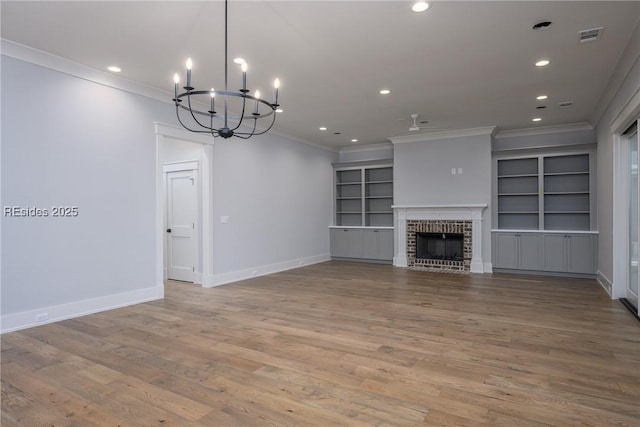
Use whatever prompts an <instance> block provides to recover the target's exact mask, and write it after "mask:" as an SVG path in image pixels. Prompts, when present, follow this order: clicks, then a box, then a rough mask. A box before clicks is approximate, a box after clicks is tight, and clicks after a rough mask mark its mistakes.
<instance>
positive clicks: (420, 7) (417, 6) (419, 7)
mask: <svg viewBox="0 0 640 427" xmlns="http://www.w3.org/2000/svg"><path fill="white" fill-rule="evenodd" d="M427 9H429V3H427V2H426V1H417V2H415V3H414V4H413V6H411V10H413V11H414V12H424V11H425V10H427Z"/></svg>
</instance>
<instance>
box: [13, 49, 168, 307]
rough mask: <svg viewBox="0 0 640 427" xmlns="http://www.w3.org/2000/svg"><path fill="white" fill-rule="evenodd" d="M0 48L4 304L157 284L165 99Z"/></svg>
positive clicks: (54, 301)
mask: <svg viewBox="0 0 640 427" xmlns="http://www.w3.org/2000/svg"><path fill="white" fill-rule="evenodd" d="M167 107H168V105H163V104H161V103H159V102H157V101H152V100H149V99H147V98H144V97H141V96H136V95H132V94H130V93H127V92H123V91H119V90H114V89H112V88H109V87H107V86H103V85H98V84H95V83H92V82H90V81H87V80H83V79H78V78H75V77H72V76H69V75H67V74H63V73H59V72H55V71H52V70H49V69H46V68H43V67H40V66H37V65H33V64H29V63H26V62H22V61H19V60H15V59H12V58H9V57H5V56H3V57H2V205H3V206H14V205H15V206H22V207H33V206H35V207H38V208H41V209H49V210H50V209H51V207H53V206H77V207H78V211H79V213H78V216H77V217H76V218H53V217H46V218H11V217H7V216H4V215H3V217H2V231H3V233H2V258H3V259H2V264H3V269H2V307H1V308H2V314H3V315H6V314H10V313H16V312H21V311H25V310H31V309H36V308H40V307H48V306H53V305H59V304H65V303H70V302H73V301H81V300H87V299H91V298H96V297H100V296H105V295H109V294H118V293H123V292H129V291H133V290H136V289H143V288H148V287H152V286H157V285H158V283H155V273H154V267H155V258H154V256H155V234H154V233H155V229H154V227H155V223H154V218H155V185H156V183H155V168H156V164H155V135H154V131H153V121H154V120H164V121H168V122H169V121H171V120H172V119H171V108H167Z"/></svg>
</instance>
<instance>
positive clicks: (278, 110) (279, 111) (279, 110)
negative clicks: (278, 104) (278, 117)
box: [276, 108, 284, 113]
mask: <svg viewBox="0 0 640 427" xmlns="http://www.w3.org/2000/svg"><path fill="white" fill-rule="evenodd" d="M283 111H284V110H283V109H282V108H277V109H276V113H282V112H283Z"/></svg>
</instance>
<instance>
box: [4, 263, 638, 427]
mask: <svg viewBox="0 0 640 427" xmlns="http://www.w3.org/2000/svg"><path fill="white" fill-rule="evenodd" d="M639 332H640V322H638V321H637V320H636V319H634V318H633V317H632V316H631V315H630V314H629V313H628V312H627V311H626V310H625V309H624V308H623V307H622V305H621V304H620V303H619V302H617V301H611V300H610V299H609V297H608V296H607V295H606V293H605V292H604V291H603V290H602V288H601V287H600V286H599V285H598V284H597V283H596V282H595V281H593V280H578V279H564V278H549V277H534V276H515V275H505V274H493V275H490V274H488V275H455V274H443V273H429V272H419V271H409V270H406V269H399V268H393V267H391V266H387V265H372V264H359V263H346V262H327V263H323V264H318V265H314V266H310V267H305V268H300V269H296V270H291V271H287V272H283V273H279V274H273V275H270V276H265V277H260V278H256V279H252V280H247V281H243V282H238V283H235V284H231V285H226V286H221V287H217V288H213V289H203V288H200V287H198V286H195V285H191V284H185V283H177V282H171V283H168V284H167V286H166V298H165V299H164V300H162V301H156V302H152V303H147V304H140V305H136V306H132V307H127V308H122V309H118V310H113V311H109V312H104V313H99V314H94V315H90V316H85V317H81V318H77V319H73V320H67V321H63V322H58V323H54V324H49V325H43V326H40V327H36V328H31V329H27V330H23V331H19V332H13V333H8V334H4V335H3V336H2V337H1V344H2V353H1V354H2V366H1V367H2V371H1V375H0V379H1V382H2V416H1V424H2V426H3V427H9V426H29V427H35V426H56V427H59V426H82V427H85V426H100V427H104V426H122V427H124V426H206V427H211V426H242V427H247V426H249V427H250V426H278V427H282V426H509V427H513V426H562V427H565V426H594V427H605V426H634V427H638V425H640V363H639V362H640V333H639Z"/></svg>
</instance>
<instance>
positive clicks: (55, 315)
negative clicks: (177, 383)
mask: <svg viewBox="0 0 640 427" xmlns="http://www.w3.org/2000/svg"><path fill="white" fill-rule="evenodd" d="M51 285H52V286H53V284H51ZM162 298H164V285H162V282H161V283H160V284H159V285H156V286H151V287H148V288H142V289H136V290H135V291H129V292H121V293H118V294H112V295H105V296H102V297H97V298H91V299H86V300H82V301H74V302H70V303H66V304H60V305H52V306H49V307H41V308H38V309H36V310H27V311H22V312H19V313H12V314H4V315H2V317H1V319H2V320H1V322H2V330H1V331H0V333H3V334H4V333H6V332H12V331H17V330H20V329H26V328H31V327H34V326H40V325H44V324H47V323H53V322H59V321H61V320H65V319H71V318H74V317H79V316H86V315H88V314H93V313H99V312H101V311H107V310H113V309H115V308H121V307H127V306H130V305H134V304H140V303H144V302H149V301H155V300H158V299H162ZM42 313H47V314H48V317H49V318H48V319H47V320H46V321H44V322H36V321H35V318H36V316H37V315H39V314H42Z"/></svg>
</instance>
